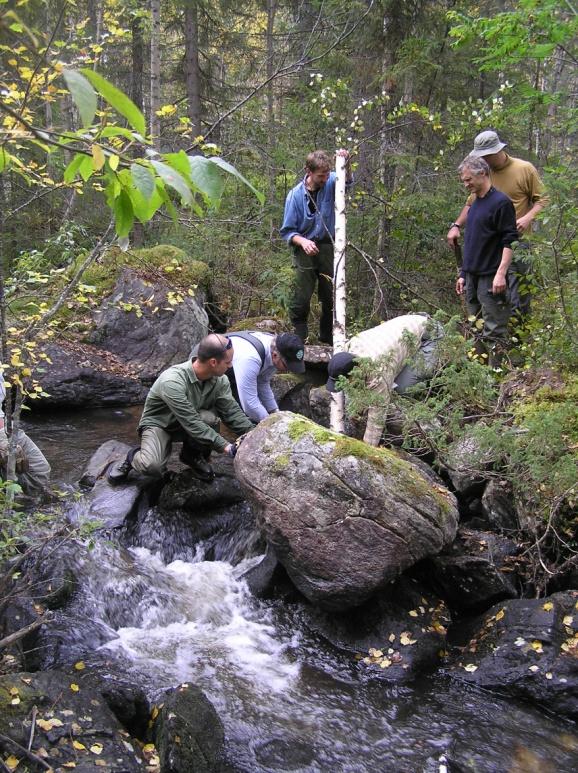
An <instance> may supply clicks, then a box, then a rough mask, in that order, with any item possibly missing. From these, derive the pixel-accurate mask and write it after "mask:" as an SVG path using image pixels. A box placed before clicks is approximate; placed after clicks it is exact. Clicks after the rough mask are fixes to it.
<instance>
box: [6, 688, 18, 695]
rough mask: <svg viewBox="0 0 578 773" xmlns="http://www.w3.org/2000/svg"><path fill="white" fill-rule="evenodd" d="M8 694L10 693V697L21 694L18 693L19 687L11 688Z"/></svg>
mask: <svg viewBox="0 0 578 773" xmlns="http://www.w3.org/2000/svg"><path fill="white" fill-rule="evenodd" d="M8 692H9V693H10V695H18V694H19V693H18V687H11V688H10V689H9V690H8Z"/></svg>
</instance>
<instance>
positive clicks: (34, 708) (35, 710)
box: [28, 706, 38, 751]
mask: <svg viewBox="0 0 578 773" xmlns="http://www.w3.org/2000/svg"><path fill="white" fill-rule="evenodd" d="M37 715H38V707H37V706H33V707H32V725H31V727H30V738H29V739H28V751H30V749H32V741H34V732H35V730H36V716H37Z"/></svg>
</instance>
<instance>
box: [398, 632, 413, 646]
mask: <svg viewBox="0 0 578 773" xmlns="http://www.w3.org/2000/svg"><path fill="white" fill-rule="evenodd" d="M416 641H417V639H412V638H411V634H410V632H409V631H403V633H401V634H400V635H399V643H400V644H403V646H404V647H407V645H408V644H415V643H416Z"/></svg>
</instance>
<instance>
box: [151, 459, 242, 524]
mask: <svg viewBox="0 0 578 773" xmlns="http://www.w3.org/2000/svg"><path fill="white" fill-rule="evenodd" d="M211 463H212V466H213V470H214V472H215V478H214V480H212V481H210V482H207V481H202V480H199V478H196V477H195V475H194V474H193V473H192V472H191V470H189V469H187V468H185V469H184V470H183V471H182V472H180V473H178V474H177V475H176V476H175V477H174V478H173V480H172V481H171V482H170V483H168V484H167V485H166V486H164V487H163V490H162V492H161V495H160V498H159V508H160V509H161V510H162V511H163V512H171V511H173V510H189V511H190V512H192V513H199V512H201V511H205V510H211V509H215V508H217V507H223V506H224V505H229V504H234V503H236V502H242V501H243V500H244V499H245V494H244V492H243V491H242V489H241V486H240V485H239V482H238V480H237V478H236V477H235V472H234V469H233V462H232V460H231V459H229V458H226V457H224V456H222V455H220V456H217V455H214V457H213V458H212V460H211Z"/></svg>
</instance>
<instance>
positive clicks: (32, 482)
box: [0, 370, 50, 499]
mask: <svg viewBox="0 0 578 773" xmlns="http://www.w3.org/2000/svg"><path fill="white" fill-rule="evenodd" d="M5 397H6V389H5V387H4V376H3V375H2V371H1V370H0V476H1V477H2V478H4V477H5V474H6V470H5V466H6V460H7V455H8V443H9V439H8V436H7V435H6V429H5V427H4V410H3V408H2V404H3V403H4V398H5ZM16 475H17V477H18V483H19V484H20V485H21V486H22V490H23V492H24V493H25V494H26V495H27V496H29V497H32V498H34V499H37V498H39V497H41V496H42V495H43V494H45V493H46V492H47V491H48V485H49V481H50V465H49V464H48V462H47V461H46V457H45V456H44V454H43V453H42V451H41V450H40V449H39V448H38V446H37V445H36V443H34V442H33V441H32V440H30V438H29V437H28V435H27V434H26V433H25V432H22V430H18V436H17V439H16Z"/></svg>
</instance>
